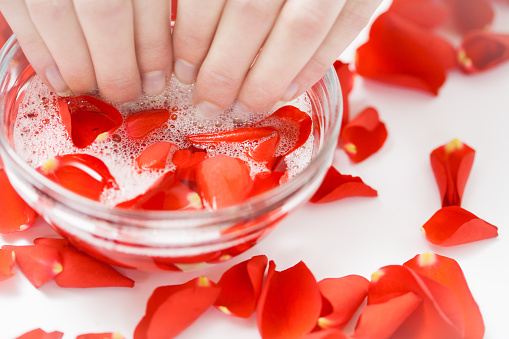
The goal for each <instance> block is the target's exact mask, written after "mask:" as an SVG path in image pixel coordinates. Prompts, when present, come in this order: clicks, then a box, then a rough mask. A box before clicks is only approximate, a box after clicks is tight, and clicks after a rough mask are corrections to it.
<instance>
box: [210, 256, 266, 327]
mask: <svg viewBox="0 0 509 339" xmlns="http://www.w3.org/2000/svg"><path fill="white" fill-rule="evenodd" d="M266 267H267V257H266V256H264V255H259V256H255V257H253V258H251V259H249V260H246V261H243V262H241V263H239V264H237V265H235V266H233V267H231V268H230V269H229V270H227V271H226V272H225V273H224V274H223V275H222V277H221V279H220V280H219V282H218V283H217V285H218V286H219V287H221V293H220V294H219V297H218V298H217V300H216V302H215V303H214V306H216V307H217V308H219V309H220V310H221V311H223V312H224V313H226V314H229V315H235V316H237V317H241V318H248V317H250V316H251V315H252V314H253V312H254V311H255V309H256V305H257V303H258V298H259V297H260V293H261V291H262V283H263V276H264V274H265V268H266Z"/></svg>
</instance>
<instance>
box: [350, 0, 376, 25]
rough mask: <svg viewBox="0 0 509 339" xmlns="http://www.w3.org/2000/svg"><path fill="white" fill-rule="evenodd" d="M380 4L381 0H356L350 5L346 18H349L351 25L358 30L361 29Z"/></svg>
mask: <svg viewBox="0 0 509 339" xmlns="http://www.w3.org/2000/svg"><path fill="white" fill-rule="evenodd" d="M379 4H380V0H355V1H353V2H352V3H351V6H349V7H348V9H347V13H345V16H344V17H345V18H348V21H349V26H350V27H351V28H353V29H356V30H358V31H359V30H361V29H363V28H364V27H366V25H367V24H368V23H369V20H370V19H371V16H372V15H373V13H374V11H375V8H376V7H377V6H378V5H379Z"/></svg>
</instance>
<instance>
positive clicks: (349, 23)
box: [287, 0, 382, 100]
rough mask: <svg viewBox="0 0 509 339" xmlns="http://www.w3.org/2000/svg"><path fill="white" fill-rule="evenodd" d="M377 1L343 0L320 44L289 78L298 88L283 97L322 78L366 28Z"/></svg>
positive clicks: (302, 90) (377, 3) (306, 87)
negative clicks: (293, 77)
mask: <svg viewBox="0 0 509 339" xmlns="http://www.w3.org/2000/svg"><path fill="white" fill-rule="evenodd" d="M381 2H382V0H367V1H361V0H350V1H347V3H346V4H345V7H344V8H343V10H342V11H341V13H340V14H339V16H338V19H337V20H336V22H335V23H334V26H333V27H332V29H331V31H330V32H329V34H328V35H327V37H326V38H325V40H324V41H323V43H322V45H321V46H320V47H319V48H318V50H317V51H316V53H315V54H314V55H313V57H312V58H311V60H310V61H309V62H308V63H307V64H306V66H305V67H304V68H303V69H302V71H301V72H300V73H299V74H298V75H297V77H296V78H295V80H294V81H293V82H294V83H295V84H297V86H298V90H297V92H296V93H295V95H294V96H293V97H292V98H287V99H288V100H290V99H293V98H295V97H297V96H299V95H300V94H302V93H303V92H305V91H306V90H307V89H308V88H310V87H311V86H312V85H313V84H315V83H316V82H317V81H318V80H320V79H321V78H322V76H323V75H324V74H325V73H326V72H327V70H328V69H329V68H330V67H331V66H332V64H333V63H334V61H336V60H337V58H338V57H339V56H340V55H341V53H342V52H343V51H344V50H345V49H346V48H347V47H348V46H349V45H350V43H351V42H352V41H353V40H354V39H355V38H356V37H357V35H358V34H359V33H360V32H361V31H362V29H363V28H364V27H366V25H367V24H368V22H369V20H370V18H371V16H372V15H373V13H374V12H375V10H376V9H377V8H378V6H379V5H380V3H381Z"/></svg>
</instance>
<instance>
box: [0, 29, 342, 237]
mask: <svg viewBox="0 0 509 339" xmlns="http://www.w3.org/2000/svg"><path fill="white" fill-rule="evenodd" d="M20 51H21V49H20V47H19V44H18V42H17V40H16V37H15V36H14V35H13V36H11V37H10V38H9V40H8V41H7V42H6V43H5V45H4V46H3V47H2V49H1V52H0V77H3V76H4V75H5V73H6V68H7V64H8V62H9V61H10V60H11V59H12V57H13V56H14V54H15V53H17V52H20ZM21 53H22V51H21ZM326 80H328V83H329V84H330V87H329V91H328V93H329V95H328V101H329V102H328V103H327V105H328V108H327V109H332V110H335V111H336V113H335V114H331V116H333V117H334V118H335V120H334V121H332V122H331V124H333V126H332V130H331V131H330V133H328V134H327V136H326V137H325V139H324V143H323V146H322V147H321V149H320V150H319V151H318V152H317V153H316V155H315V156H314V157H313V158H312V160H311V161H310V163H309V165H308V166H306V168H304V169H303V170H302V171H301V172H300V173H298V175H296V176H294V177H292V179H291V180H290V181H289V182H286V183H283V184H281V185H279V186H277V187H275V188H274V189H271V190H269V191H267V192H264V193H261V194H258V195H256V196H253V197H250V198H248V199H247V200H246V201H244V202H242V203H240V204H238V205H234V206H229V207H225V208H221V209H219V210H207V209H203V210H193V211H186V210H183V211H182V210H176V211H147V210H142V211H140V210H129V209H120V208H118V209H115V208H111V207H108V206H106V205H104V204H102V203H100V202H97V201H93V200H90V199H87V198H85V197H82V196H80V195H78V194H76V193H74V192H71V191H69V190H67V189H65V188H63V187H61V186H60V185H58V184H57V183H55V182H53V181H51V180H50V179H48V178H46V177H45V176H44V175H42V174H41V173H39V172H37V171H36V170H35V168H33V167H31V166H30V165H29V164H28V163H26V162H25V161H24V160H23V159H22V158H21V157H20V156H19V155H18V154H17V153H16V152H15V150H14V149H13V148H12V147H11V146H10V144H9V142H8V140H7V139H6V136H4V134H3V133H0V151H3V152H5V153H7V155H8V156H9V157H10V159H5V157H4V159H3V162H4V166H3V167H4V169H5V170H6V172H9V170H11V168H7V167H6V166H5V163H7V164H9V163H10V161H11V159H12V161H13V163H14V166H15V167H19V169H21V171H22V172H23V175H24V176H25V175H28V176H29V177H30V178H31V180H32V181H33V182H31V183H32V184H36V186H37V187H38V188H40V187H46V188H47V189H49V190H50V192H51V194H48V195H51V198H52V199H54V200H56V201H58V202H59V203H61V204H65V205H66V206H68V207H70V208H72V209H78V210H79V211H80V213H83V214H89V215H93V216H95V217H101V216H107V218H108V219H110V218H111V216H116V217H118V218H122V219H123V218H128V219H131V220H132V219H134V220H150V221H164V220H199V219H210V218H211V217H214V219H215V220H217V219H218V218H219V219H232V216H238V215H246V214H252V213H253V211H258V210H260V209H264V208H268V206H271V205H273V204H275V203H277V202H278V201H280V200H282V198H281V197H286V196H288V195H289V194H291V193H292V192H293V191H292V190H289V183H293V184H292V185H294V186H295V185H296V184H297V183H299V182H300V181H307V180H308V177H310V176H312V175H313V173H314V171H315V170H316V169H317V167H319V166H320V165H321V164H322V162H323V161H324V160H325V159H324V158H326V157H327V156H328V155H329V152H331V151H332V150H331V148H335V147H336V144H337V142H338V137H339V130H340V126H341V121H342V115H343V106H344V105H343V98H342V95H341V89H340V83H339V80H338V77H337V74H336V72H335V70H334V68H333V67H331V68H330V69H329V70H328V71H327V73H326V74H325V75H324V76H323V78H321V79H320V80H319V81H318V83H323V86H324V88H326V87H327V86H326V85H325V82H326ZM318 83H317V84H318ZM317 84H315V85H313V87H314V86H316V85H317ZM5 97H6V96H4V95H2V96H1V98H0V117H2V118H4V112H3V111H4V101H5ZM0 123H3V121H0ZM299 187H300V186H299ZM285 193H286V194H285ZM124 226H130V225H124ZM131 226H132V227H142V226H141V225H131ZM165 227H170V228H171V226H169V225H166V226H165ZM146 228H151V227H149V226H146Z"/></svg>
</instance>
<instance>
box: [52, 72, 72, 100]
mask: <svg viewBox="0 0 509 339" xmlns="http://www.w3.org/2000/svg"><path fill="white" fill-rule="evenodd" d="M46 79H48V82H49V84H50V86H51V87H52V88H53V90H54V91H55V92H57V94H58V95H60V96H62V97H68V96H69V95H71V94H72V91H71V89H70V88H69V86H67V84H66V83H65V81H64V78H62V74H60V71H59V70H58V67H57V66H55V65H53V66H49V67H48V68H46Z"/></svg>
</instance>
